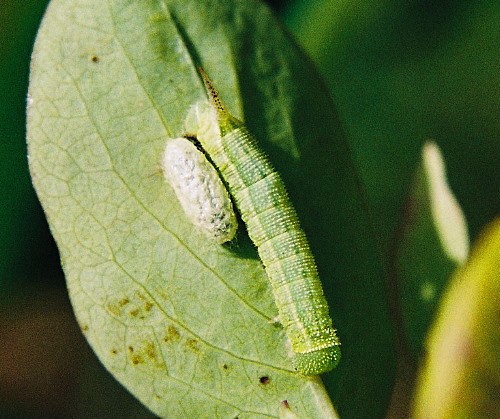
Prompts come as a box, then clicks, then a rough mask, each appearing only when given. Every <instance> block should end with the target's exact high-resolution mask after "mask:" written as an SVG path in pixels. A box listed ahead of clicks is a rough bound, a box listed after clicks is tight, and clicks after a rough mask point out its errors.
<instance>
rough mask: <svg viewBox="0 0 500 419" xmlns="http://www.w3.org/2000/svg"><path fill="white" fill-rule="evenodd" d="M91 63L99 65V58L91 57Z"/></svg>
mask: <svg viewBox="0 0 500 419" xmlns="http://www.w3.org/2000/svg"><path fill="white" fill-rule="evenodd" d="M90 61H92V62H93V63H98V62H99V57H98V56H97V55H94V54H92V55H91V56H90Z"/></svg>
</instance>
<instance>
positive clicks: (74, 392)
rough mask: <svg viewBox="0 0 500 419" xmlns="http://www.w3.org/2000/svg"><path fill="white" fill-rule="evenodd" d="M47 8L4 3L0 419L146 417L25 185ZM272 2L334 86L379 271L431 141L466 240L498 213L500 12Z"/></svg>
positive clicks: (320, 0) (490, 6)
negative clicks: (93, 337) (82, 327)
mask: <svg viewBox="0 0 500 419" xmlns="http://www.w3.org/2000/svg"><path fill="white" fill-rule="evenodd" d="M47 3H48V1H45V0H36V1H33V2H20V1H16V0H2V1H1V2H0V57H1V59H0V134H1V139H2V141H1V143H0V174H1V177H0V179H1V188H2V189H1V191H2V196H4V198H3V199H2V201H1V205H0V223H1V226H2V235H1V236H0V252H1V254H0V289H1V292H0V336H1V339H2V343H3V345H1V348H0V416H1V417H14V416H15V417H20V416H21V417H22V416H47V417H51V416H58V417H59V416H60V417H76V416H82V415H84V416H87V417H90V416H92V417H113V416H120V415H121V416H122V417H123V412H127V413H126V415H128V417H145V416H147V415H148V413H147V411H146V410H145V409H144V408H142V407H141V406H140V405H139V403H138V402H136V401H135V400H134V399H133V398H132V397H131V396H129V395H128V393H127V392H126V390H124V389H122V388H121V387H120V386H119V385H118V384H117V383H115V382H114V380H113V379H112V378H111V377H110V376H108V374H107V373H106V372H105V371H103V369H102V367H100V364H99V363H98V362H97V361H96V359H95V357H94V355H93V354H92V353H91V351H90V349H89V348H88V347H87V345H86V343H85V341H84V339H83V337H82V336H81V334H80V332H79V330H78V327H77V325H76V322H75V321H74V318H73V315H72V311H71V307H70V304H69V301H68V299H67V295H66V291H65V285H64V277H63V274H62V270H61V268H60V264H59V260H58V254H57V249H56V247H55V244H54V242H53V240H52V238H51V236H50V232H49V229H48V226H47V223H46V221H45V218H44V215H43V213H42V210H41V207H40V205H39V204H38V201H37V198H36V196H35V193H34V190H33V188H32V186H31V182H30V178H29V173H28V163H27V158H26V145H25V144H26V140H25V106H26V92H27V85H28V76H29V61H30V53H31V49H32V45H33V42H34V38H35V35H36V31H37V28H38V25H39V23H40V20H41V18H42V15H43V12H44V9H45V7H46V4H47ZM268 3H269V4H270V5H271V7H273V8H274V10H275V11H276V12H277V13H278V15H279V16H280V17H281V18H282V20H283V21H284V22H285V24H286V25H287V26H288V28H289V30H290V31H291V32H292V33H293V34H294V35H295V36H296V37H297V39H298V40H299V42H300V43H301V44H302V46H303V48H304V49H305V50H306V51H307V52H308V53H309V54H310V55H311V57H312V59H313V60H314V61H315V62H316V64H317V65H318V67H319V69H320V71H321V72H322V74H323V75H324V77H325V80H326V82H327V84H328V86H329V88H330V90H331V94H332V96H333V98H334V100H335V103H336V104H337V108H338V114H339V118H340V120H341V121H342V123H343V125H344V129H345V131H346V133H347V136H348V138H349V141H350V145H351V149H352V152H353V157H354V159H355V162H356V165H357V168H358V170H359V174H360V179H361V181H362V186H363V188H364V189H365V191H366V197H367V204H368V206H369V209H370V211H371V213H372V219H373V225H374V231H375V233H376V234H377V237H378V241H379V244H380V249H379V250H380V254H381V257H382V259H383V262H384V263H385V265H386V267H389V266H391V263H392V259H393V258H394V255H393V254H392V253H393V242H394V236H395V232H396V230H397V227H398V224H399V223H400V222H401V217H402V214H403V207H404V202H405V199H406V197H407V194H408V193H409V188H410V183H411V179H412V176H413V173H414V170H415V167H416V165H417V163H418V159H419V155H420V150H421V146H422V144H423V142H424V141H425V140H426V139H429V138H432V139H434V140H435V141H436V142H437V143H438V144H439V145H440V147H441V149H442V151H443V154H444V158H445V160H446V163H447V168H448V178H449V181H450V184H451V187H452V189H453V191H454V192H455V194H456V196H457V198H458V201H459V202H460V204H461V205H462V207H463V209H464V212H465V215H466V217H467V220H468V223H469V230H470V234H471V238H472V239H474V238H475V237H476V236H477V234H478V233H479V231H480V230H481V229H482V227H484V225H486V223H487V222H488V221H490V220H491V219H493V217H494V216H495V215H496V214H498V212H499V211H498V210H499V208H500V205H499V204H500V201H499V193H500V176H499V175H498V167H499V163H500V140H499V134H500V126H499V118H498V111H499V109H500V78H499V50H498V45H500V25H499V24H498V22H500V3H499V2H497V1H486V0H483V1H475V2H471V1H466V0H459V1H441V2H430V1H424V0H410V1H406V2H401V1H393V0H390V1H387V0H386V1H372V0H354V1H346V0H315V1H306V0H303V1H300V0H297V1H274V2H268ZM394 315H395V318H397V317H398V315H397V314H396V313H395V314H394Z"/></svg>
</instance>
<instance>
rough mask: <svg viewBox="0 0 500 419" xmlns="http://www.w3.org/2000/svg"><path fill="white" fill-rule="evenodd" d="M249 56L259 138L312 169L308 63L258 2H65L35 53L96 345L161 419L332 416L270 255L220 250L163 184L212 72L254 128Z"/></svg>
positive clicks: (62, 222) (51, 202)
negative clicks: (299, 366)
mask: <svg viewBox="0 0 500 419" xmlns="http://www.w3.org/2000/svg"><path fill="white" fill-rule="evenodd" d="M243 32H247V33H249V32H254V35H253V36H254V39H252V42H251V44H250V45H248V46H242V45H240V44H241V43H242V42H243V39H245V38H243V37H242V35H241V33H243ZM264 39H266V42H264V41H263V40H264ZM269 39H271V41H273V42H269ZM273 44H274V45H273ZM256 45H259V48H257V46H256ZM270 45H271V46H270ZM276 45H279V46H280V48H275V47H276ZM242 51H245V53H247V54H249V53H250V54H252V56H253V60H254V61H255V64H254V67H253V68H252V69H251V71H250V70H248V71H247V72H246V74H247V78H249V79H253V80H254V84H255V86H256V88H258V91H259V92H260V95H261V97H263V98H264V99H265V100H268V101H269V103H268V104H267V108H268V110H267V112H266V113H265V114H263V116H262V119H261V120H260V121H256V122H255V124H260V125H261V126H263V127H265V129H264V131H265V133H266V136H267V138H268V139H269V141H270V142H271V143H274V144H276V146H277V148H278V149H286V150H291V151H290V153H291V155H292V156H295V157H297V156H298V151H297V150H298V149H297V146H296V143H295V137H294V133H293V131H292V127H291V125H290V124H289V120H290V118H291V115H290V103H291V102H293V98H292V97H290V96H293V89H292V88H291V86H292V78H291V69H290V68H291V67H293V64H290V63H291V62H292V63H293V61H294V60H300V59H302V58H301V56H300V54H299V53H298V52H297V51H296V49H295V48H294V47H293V46H291V45H290V44H289V40H288V39H287V37H286V36H284V35H283V34H282V32H281V30H280V29H279V28H278V27H277V25H276V23H275V21H274V19H273V18H272V17H271V16H270V15H269V13H268V11H267V10H266V9H264V8H263V7H261V6H260V5H259V4H258V3H254V2H250V4H246V3H245V2H241V3H240V2H234V3H233V2H218V1H205V2H199V1H161V0H158V1H153V0H148V1H141V2H137V1H125V0H109V1H102V0H85V1H79V2H67V1H64V0H54V1H52V3H51V4H50V7H49V9H48V11H47V14H46V16H45V19H44V22H43V24H42V27H41V30H40V33H39V35H38V39H37V43H36V46H35V50H34V54H33V63H32V74H31V83H30V97H31V101H30V102H31V103H30V106H29V109H28V118H29V122H28V142H29V154H30V169H31V173H32V177H33V181H34V185H35V188H36V190H37V193H38V195H39V197H40V200H41V201H42V204H43V207H44V210H45V212H46V214H47V218H48V220H49V223H50V227H51V231H52V233H53V235H54V237H55V239H56V241H57V244H58V247H59V250H60V253H61V259H62V263H63V267H64V270H65V274H66V278H67V283H68V289H69V293H70V296H71V300H72V303H73V307H74V310H75V313H76V316H77V319H78V322H79V324H80V326H81V328H82V331H83V332H84V334H85V336H86V337H87V339H88V341H89V343H90V344H91V346H92V347H93V349H94V350H95V352H96V353H97V355H98V356H99V358H100V360H101V361H102V362H103V364H104V365H105V366H106V368H107V369H108V370H109V371H110V372H111V373H112V374H113V375H114V376H115V377H116V378H117V379H118V380H119V381H120V382H121V383H122V384H123V385H125V386H126V387H127V388H128V389H129V390H130V391H131V392H132V393H133V394H134V395H135V396H136V397H138V398H139V399H140V400H141V401H142V402H143V403H144V404H145V405H146V406H147V407H149V408H150V409H151V410H152V411H153V412H155V413H156V414H158V415H161V416H168V417H200V416H204V417H235V416H238V417H240V418H241V417H247V416H259V417H265V416H277V415H278V412H279V408H280V404H281V403H282V401H283V400H287V401H288V403H289V405H290V406H291V409H292V410H293V411H294V412H296V413H297V414H299V416H306V417H331V416H333V415H334V411H333V408H332V406H331V404H330V401H329V399H328V396H327V395H326V392H325V390H324V388H323V386H322V384H321V382H320V381H319V380H318V379H317V378H315V377H313V378H305V377H301V376H298V375H297V374H296V373H295V372H294V371H293V370H292V367H291V363H290V358H289V353H288V352H289V348H288V346H287V341H286V338H285V336H284V334H283V332H282V330H281V328H280V327H279V326H277V325H275V324H273V323H272V321H271V319H272V318H274V317H275V315H276V308H275V305H274V301H273V299H272V293H271V290H270V288H269V283H268V281H267V278H266V276H265V273H264V271H263V269H262V266H261V264H260V261H259V260H258V258H257V257H256V253H255V250H254V249H253V248H252V247H251V246H249V245H248V243H247V242H246V241H245V238H244V237H243V238H241V241H242V243H240V244H238V243H236V244H235V245H233V246H219V245H214V244H213V243H208V242H207V241H206V240H205V239H204V236H203V235H202V234H201V233H200V232H198V231H197V230H196V229H195V228H194V227H193V226H192V225H191V224H190V223H189V222H188V221H187V220H186V219H185V217H184V215H183V212H182V210H181V208H180V206H179V204H178V202H177V201H176V200H175V198H174V195H173V192H172V190H171V189H170V188H169V186H168V185H167V184H166V183H165V182H164V180H163V178H162V175H161V172H160V169H159V167H160V159H161V154H162V150H163V149H164V146H165V141H166V139H167V138H169V137H174V136H178V135H182V134H183V132H182V129H183V128H182V122H183V120H184V118H185V116H186V113H187V110H188V109H189V107H190V106H191V105H192V104H193V103H195V102H196V101H198V100H200V99H202V98H204V97H205V93H204V89H203V86H202V83H201V81H200V79H199V76H198V74H197V70H196V65H199V64H202V65H203V67H204V68H205V70H206V71H207V72H209V73H210V74H211V76H212V77H213V78H214V79H216V80H217V85H218V87H219V89H220V91H221V94H223V95H224V99H225V101H226V102H227V104H228V106H229V107H230V108H231V109H232V110H233V112H234V113H236V114H242V99H241V97H240V92H239V84H238V81H237V80H238V78H237V76H236V74H237V73H238V71H240V70H241V69H240V68H238V66H239V64H238V62H237V59H238V57H239V56H241V54H242ZM270 121H272V122H270ZM276 121H281V122H276ZM262 377H267V379H265V380H263V379H262Z"/></svg>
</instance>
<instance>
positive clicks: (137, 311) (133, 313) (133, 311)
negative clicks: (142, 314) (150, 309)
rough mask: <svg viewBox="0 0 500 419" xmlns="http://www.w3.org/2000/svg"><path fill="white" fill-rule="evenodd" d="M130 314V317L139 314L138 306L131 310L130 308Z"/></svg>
mask: <svg viewBox="0 0 500 419" xmlns="http://www.w3.org/2000/svg"><path fill="white" fill-rule="evenodd" d="M130 315H131V316H132V317H137V316H138V315H139V309H138V308H134V309H133V310H130Z"/></svg>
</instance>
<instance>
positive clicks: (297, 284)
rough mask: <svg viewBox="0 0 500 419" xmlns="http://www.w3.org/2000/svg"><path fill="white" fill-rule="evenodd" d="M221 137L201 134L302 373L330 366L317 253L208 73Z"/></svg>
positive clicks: (335, 349) (333, 339)
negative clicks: (269, 288) (254, 251)
mask: <svg viewBox="0 0 500 419" xmlns="http://www.w3.org/2000/svg"><path fill="white" fill-rule="evenodd" d="M202 76H203V78H204V79H205V85H206V87H207V90H208V92H209V95H210V98H211V101H212V103H213V105H214V107H215V112H216V115H217V119H218V125H219V128H220V136H204V135H200V136H198V139H199V141H200V143H201V144H202V146H203V148H204V149H205V151H206V152H207V153H208V154H209V155H210V158H211V160H212V161H213V162H214V164H215V165H216V166H217V168H218V169H219V172H220V174H221V176H222V177H223V179H224V181H225V182H226V184H227V185H228V186H229V191H230V193H231V195H232V197H233V201H234V203H235V205H236V207H237V209H238V210H239V212H240V214H241V217H242V219H243V221H244V222H245V224H246V227H247V230H248V234H249V236H250V238H251V240H252V241H253V243H254V244H255V245H256V246H257V249H258V252H259V256H260V258H261V260H262V262H263V264H264V267H265V269H266V273H267V275H268V277H269V280H270V282H271V285H272V289H273V293H274V298H275V301H276V306H277V307H278V311H279V318H280V321H281V323H282V325H283V327H284V329H285V332H286V334H287V336H288V338H289V340H290V342H291V345H292V349H293V352H294V354H295V356H294V359H293V363H294V367H295V369H296V370H297V371H298V372H299V373H300V374H303V375H316V374H320V373H324V372H327V371H330V370H332V369H333V368H334V367H335V366H336V365H337V363H338V361H339V359H340V348H339V345H340V341H339V339H338V337H337V336H336V334H335V329H334V328H333V326H332V320H331V318H330V315H329V312H328V304H327V302H326V299H325V296H324V294H323V289H322V287H321V282H320V280H319V277H318V273H317V269H316V264H315V262H314V257H313V255H312V253H311V250H310V247H309V244H308V242H307V239H306V236H305V234H304V232H303V231H302V229H301V228H300V226H299V220H298V217H297V213H296V212H295V209H294V208H293V206H292V204H291V202H290V199H289V198H288V194H287V192H286V190H285V186H284V184H283V182H282V180H281V178H280V176H279V175H278V173H277V172H276V171H275V170H274V168H273V167H272V166H271V164H270V162H269V160H268V158H267V156H266V155H265V154H264V153H263V152H262V151H261V150H260V149H259V147H258V146H257V142H256V140H255V139H254V137H253V136H252V135H251V134H250V133H249V132H248V130H247V129H246V128H245V126H244V124H243V123H242V122H240V121H239V120H237V119H236V118H234V117H233V116H231V115H230V114H229V113H228V112H227V111H226V110H225V108H224V106H223V104H222V102H221V101H220V99H219V97H218V94H217V91H216V90H215V89H214V88H213V86H212V84H211V82H210V81H209V80H208V78H207V77H206V75H204V73H202Z"/></svg>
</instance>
